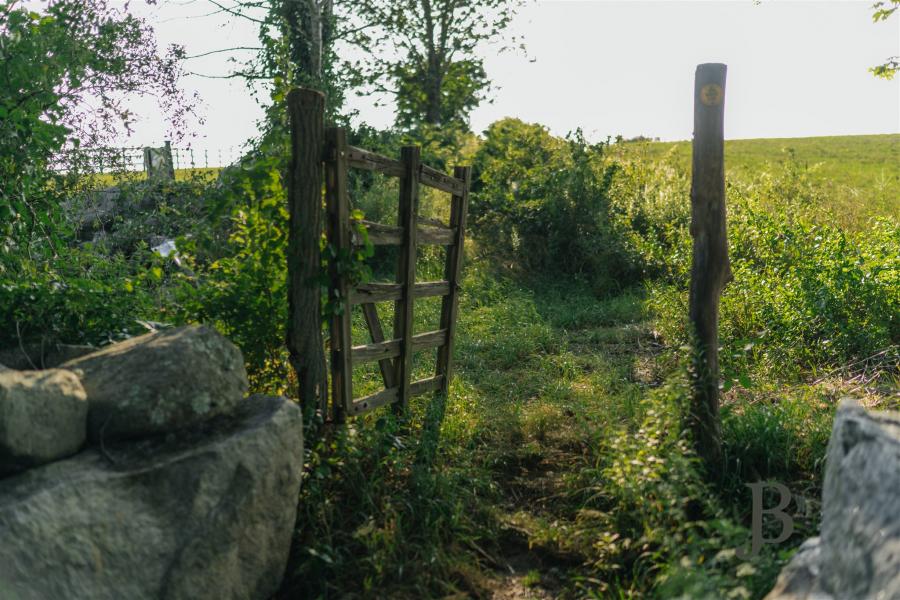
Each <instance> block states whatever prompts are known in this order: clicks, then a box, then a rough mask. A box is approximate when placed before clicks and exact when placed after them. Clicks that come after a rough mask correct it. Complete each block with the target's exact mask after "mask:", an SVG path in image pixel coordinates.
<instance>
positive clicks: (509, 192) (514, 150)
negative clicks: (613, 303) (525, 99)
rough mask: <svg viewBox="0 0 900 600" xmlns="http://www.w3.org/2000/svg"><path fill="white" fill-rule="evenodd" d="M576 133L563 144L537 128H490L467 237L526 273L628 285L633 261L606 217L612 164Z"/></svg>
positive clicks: (478, 160)
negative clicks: (469, 236)
mask: <svg viewBox="0 0 900 600" xmlns="http://www.w3.org/2000/svg"><path fill="white" fill-rule="evenodd" d="M604 148H605V145H604V144H590V143H588V142H587V141H586V140H585V139H584V136H583V135H582V134H581V132H580V131H578V132H576V133H575V134H573V135H571V136H569V137H568V138H566V139H561V138H556V137H553V136H552V135H550V133H549V132H548V131H547V129H546V128H545V127H543V126H540V125H533V124H527V123H523V122H522V121H519V120H517V119H504V120H502V121H498V122H496V123H494V124H492V125H491V126H490V127H489V128H488V130H487V131H486V132H485V138H484V141H483V143H482V145H481V147H480V148H479V149H478V152H477V153H476V154H475V159H474V169H475V179H474V183H473V186H472V200H471V208H470V214H471V217H472V219H471V223H472V232H473V234H474V235H475V236H476V238H477V239H478V241H479V242H480V244H481V246H482V248H483V249H484V250H485V251H486V252H489V253H494V254H495V255H496V256H497V257H498V258H501V259H505V260H507V261H511V262H514V263H515V264H516V265H517V266H518V267H520V268H521V269H524V270H529V271H534V272H539V273H560V272H563V273H566V274H568V275H580V276H584V277H586V278H590V279H593V280H599V281H604V282H618V283H628V282H630V281H633V280H634V278H635V276H636V275H637V273H638V265H637V264H636V262H635V259H636V258H637V257H636V256H634V255H633V253H632V252H630V251H629V248H628V246H627V245H626V244H625V242H624V237H623V236H624V232H623V231H621V229H620V228H618V227H617V223H616V220H615V219H614V218H613V217H612V215H611V210H612V207H611V204H610V186H611V184H612V179H613V175H614V173H615V171H616V167H615V165H612V164H608V163H606V162H605V161H603V160H602V159H603V152H604Z"/></svg>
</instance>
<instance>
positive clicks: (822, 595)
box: [767, 400, 900, 600]
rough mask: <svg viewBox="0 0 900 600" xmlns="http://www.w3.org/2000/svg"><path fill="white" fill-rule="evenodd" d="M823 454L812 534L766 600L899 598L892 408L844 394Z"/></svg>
mask: <svg viewBox="0 0 900 600" xmlns="http://www.w3.org/2000/svg"><path fill="white" fill-rule="evenodd" d="M825 460H826V464H825V484H824V488H823V490H822V524H821V528H820V530H821V531H820V536H819V539H818V541H815V538H814V539H813V540H812V541H808V542H807V543H806V544H805V547H806V550H807V551H806V552H798V554H797V555H796V556H795V557H794V559H793V560H792V561H791V563H790V564H789V565H788V566H787V567H786V568H785V570H784V571H783V572H782V575H781V577H780V578H779V581H778V584H777V585H776V587H775V589H774V590H773V591H772V592H771V593H770V594H769V596H767V598H768V599H770V600H775V599H780V600H787V599H791V600H801V599H809V600H827V599H830V598H834V599H836V600H843V599H852V600H855V599H860V600H870V599H871V600H881V599H883V600H888V599H894V598H900V414H898V413H893V412H869V411H866V410H865V409H863V408H862V407H860V406H859V405H858V404H857V403H856V402H854V401H852V400H844V401H843V402H842V403H841V405H840V407H839V408H838V411H837V415H836V417H835V421H834V428H833V430H832V433H831V439H830V440H829V442H828V452H827V455H826V459H825ZM808 574H812V575H814V577H808V576H807V575H808ZM804 578H805V579H807V580H809V585H808V586H804V585H802V579H804ZM790 590H792V591H790ZM788 591H790V592H789V593H788Z"/></svg>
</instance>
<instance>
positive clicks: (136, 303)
mask: <svg viewBox="0 0 900 600" xmlns="http://www.w3.org/2000/svg"><path fill="white" fill-rule="evenodd" d="M140 252H141V256H142V265H143V264H146V268H144V267H142V268H141V269H140V270H135V269H134V268H133V266H132V263H130V262H129V261H127V260H126V259H125V258H124V257H122V256H121V255H118V254H116V255H107V256H100V255H98V254H96V253H95V252H93V251H92V250H91V249H68V248H61V249H60V250H59V251H58V252H57V254H56V255H55V256H53V257H52V258H50V257H47V258H44V257H41V258H39V259H37V260H34V259H28V258H26V257H18V256H16V257H14V258H15V262H14V264H10V263H9V262H6V261H0V348H14V347H17V346H19V345H20V344H21V345H25V346H28V345H31V344H37V345H41V344H44V345H49V344H52V343H55V342H64V343H70V344H78V343H85V344H93V345H99V344H104V343H109V342H111V341H116V340H120V339H122V338H123V337H128V336H129V335H133V334H136V333H141V332H143V331H146V328H145V327H144V326H142V325H141V324H140V322H139V319H147V320H152V319H154V318H155V316H156V311H155V306H156V293H157V290H158V287H159V284H160V282H161V280H162V278H163V269H162V267H161V265H159V264H156V263H158V262H159V261H158V260H157V259H154V257H153V256H151V255H150V253H149V252H148V251H147V247H146V245H145V246H144V247H143V249H142V250H141V251H140ZM143 261H146V262H145V263H144V262H143Z"/></svg>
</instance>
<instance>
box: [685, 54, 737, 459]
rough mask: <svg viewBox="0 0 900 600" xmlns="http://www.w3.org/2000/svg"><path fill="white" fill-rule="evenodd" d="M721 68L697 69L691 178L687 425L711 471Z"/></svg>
mask: <svg viewBox="0 0 900 600" xmlns="http://www.w3.org/2000/svg"><path fill="white" fill-rule="evenodd" d="M726 69H727V67H726V66H725V65H723V64H717V63H710V64H702V65H699V66H698V67H697V73H696V76H695V81H694V143H693V174H692V180H691V236H692V237H693V238H694V254H693V263H692V265H691V291H690V309H689V312H690V321H691V329H692V334H693V337H694V344H695V347H694V360H693V370H692V382H691V383H692V388H693V398H692V402H691V413H690V425H691V429H692V432H693V436H694V445H695V447H696V450H697V453H698V454H699V455H700V457H701V458H702V459H703V460H704V461H705V462H706V465H707V467H708V468H709V469H710V471H711V472H712V473H715V472H716V471H717V469H718V467H719V466H720V465H721V460H722V442H721V426H720V423H719V352H718V348H719V335H718V326H719V296H720V295H721V293H722V289H723V288H724V287H725V284H726V283H728V281H730V280H731V268H730V266H729V263H728V237H727V235H726V230H725V164H724V150H725V141H724V140H725V135H724V122H725V73H726Z"/></svg>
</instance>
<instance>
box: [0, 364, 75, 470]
mask: <svg viewBox="0 0 900 600" xmlns="http://www.w3.org/2000/svg"><path fill="white" fill-rule="evenodd" d="M87 411H88V403H87V398H86V396H85V393H84V388H82V387H81V383H80V382H79V381H78V377H76V376H75V374H74V373H72V372H71V371H63V370H61V369H50V370H47V371H15V370H13V369H8V368H6V367H4V366H2V365H0V475H7V474H10V473H15V472H17V471H21V470H24V469H27V468H29V467H33V466H36V465H42V464H44V463H48V462H51V461H54V460H57V459H59V458H62V457H65V456H69V455H70V454H74V453H75V452H77V451H78V449H79V448H81V446H82V445H83V444H84V440H85V433H86V425H87Z"/></svg>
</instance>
